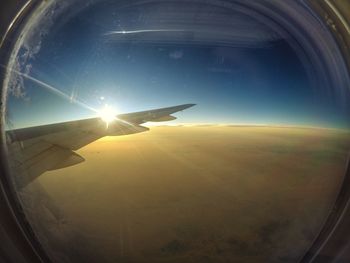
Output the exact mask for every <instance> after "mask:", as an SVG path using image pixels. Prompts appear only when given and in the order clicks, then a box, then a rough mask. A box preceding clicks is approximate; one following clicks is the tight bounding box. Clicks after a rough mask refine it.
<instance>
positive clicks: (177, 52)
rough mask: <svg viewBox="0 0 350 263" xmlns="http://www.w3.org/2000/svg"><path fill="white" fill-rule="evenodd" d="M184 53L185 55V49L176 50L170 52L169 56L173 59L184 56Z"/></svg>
mask: <svg viewBox="0 0 350 263" xmlns="http://www.w3.org/2000/svg"><path fill="white" fill-rule="evenodd" d="M183 55H184V52H183V50H175V51H173V52H170V53H169V57H170V58H171V59H175V60H178V59H181V58H182V57H183Z"/></svg>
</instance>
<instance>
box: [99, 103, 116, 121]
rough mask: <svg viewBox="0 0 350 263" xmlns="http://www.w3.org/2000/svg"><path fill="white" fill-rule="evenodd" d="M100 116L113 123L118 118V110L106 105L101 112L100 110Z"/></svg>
mask: <svg viewBox="0 0 350 263" xmlns="http://www.w3.org/2000/svg"><path fill="white" fill-rule="evenodd" d="M98 114H99V116H100V118H101V119H102V120H103V121H104V122H106V123H107V125H108V124H109V123H111V122H112V121H113V120H115V119H116V115H117V111H116V110H115V109H114V108H113V107H111V106H109V105H105V106H104V107H103V108H102V109H101V110H100V111H99V112H98Z"/></svg>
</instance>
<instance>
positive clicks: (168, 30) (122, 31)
mask: <svg viewBox="0 0 350 263" xmlns="http://www.w3.org/2000/svg"><path fill="white" fill-rule="evenodd" d="M184 31H186V30H183V29H141V30H121V31H110V32H107V33H105V34H104V35H105V36H109V35H117V34H121V35H124V34H139V33H149V32H184Z"/></svg>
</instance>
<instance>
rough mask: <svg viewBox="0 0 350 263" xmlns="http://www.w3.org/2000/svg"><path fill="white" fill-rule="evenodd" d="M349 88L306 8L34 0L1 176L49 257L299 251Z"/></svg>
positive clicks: (325, 183) (314, 225) (200, 256)
mask: <svg viewBox="0 0 350 263" xmlns="http://www.w3.org/2000/svg"><path fill="white" fill-rule="evenodd" d="M349 84H350V82H349V75H348V72H347V69H346V66H345V63H344V61H343V59H342V56H341V53H340V51H339V49H338V46H337V44H336V43H335V42H334V38H333V37H332V34H331V31H330V29H329V28H328V27H327V25H326V24H324V23H323V20H322V19H321V18H320V17H318V15H317V14H315V13H314V12H313V11H312V9H311V8H310V7H309V6H308V5H307V4H306V3H305V4H300V3H299V2H292V1H268V2H265V1H249V3H246V1H230V2H227V1H205V2H202V1H195V0H193V1H192V0H191V1H186V2H184V1H178V2H176V1H102V0H101V1H64V0H62V1H50V2H47V1H44V2H43V3H42V4H41V5H39V6H38V8H37V9H36V10H35V11H34V12H33V13H32V15H31V17H30V18H29V19H28V22H27V24H26V25H25V26H23V30H22V33H21V34H20V36H19V38H18V40H17V41H16V42H15V45H14V47H13V50H12V54H11V59H10V61H9V63H8V65H7V75H6V79H5V88H6V92H7V94H6V98H7V100H6V109H7V110H6V125H7V127H6V133H7V138H8V142H7V145H8V154H9V163H10V167H11V174H12V177H11V178H12V179H13V183H14V186H15V187H16V190H17V193H18V197H19V199H20V201H21V204H22V206H23V209H24V212H25V216H26V218H27V219H28V221H29V222H30V224H31V226H32V228H33V230H34V233H35V235H36V236H37V238H38V239H39V241H40V243H41V244H42V246H43V247H44V248H45V249H46V251H47V253H48V254H49V256H50V257H51V258H52V259H53V261H55V262H77V261H80V262H119V261H120V262H296V261H297V260H298V259H300V257H302V255H303V254H304V253H305V251H307V249H308V248H309V247H310V246H311V244H312V241H313V240H314V239H315V238H316V236H317V234H318V233H319V231H320V229H321V227H322V225H323V223H324V222H325V220H326V219H327V216H328V215H329V213H330V211H331V208H332V206H333V204H334V201H335V198H336V196H337V193H338V191H339V189H340V186H341V183H342V180H343V178H344V173H345V169H346V164H347V157H348V153H349V147H350V137H349V121H348V120H349V112H350V111H349V104H348V97H349V93H348V87H349ZM179 105H180V106H179ZM173 106H175V108H170V109H169V107H173ZM164 108H166V109H164ZM153 110H155V111H153ZM174 117H176V119H175V118H174Z"/></svg>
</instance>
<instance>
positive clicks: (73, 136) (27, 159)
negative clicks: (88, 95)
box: [6, 104, 194, 187]
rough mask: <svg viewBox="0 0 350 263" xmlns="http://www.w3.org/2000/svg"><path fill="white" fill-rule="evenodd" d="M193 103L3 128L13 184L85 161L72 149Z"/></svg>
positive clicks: (161, 118) (140, 129)
mask: <svg viewBox="0 0 350 263" xmlns="http://www.w3.org/2000/svg"><path fill="white" fill-rule="evenodd" d="M192 106H194V104H184V105H179V106H174V107H168V108H161V109H154V110H149V111H142V112H134V113H126V114H120V115H118V116H116V119H115V120H114V121H113V122H111V123H110V124H109V125H108V126H107V125H106V123H105V122H104V121H103V120H102V119H101V118H99V117H97V118H90V119H84V120H76V121H70V122H63V123H55V124H48V125H42V126H36V127H28V128H22V129H15V130H9V131H7V132H6V137H7V141H8V154H9V160H10V162H11V163H10V166H11V169H10V170H11V171H14V172H13V173H14V176H13V177H14V178H15V181H16V184H17V185H19V186H20V187H23V186H26V185H27V184H28V183H30V182H31V181H33V180H34V179H35V178H37V177H38V176H39V175H41V174H42V173H44V172H45V171H49V170H55V169H60V168H64V167H68V166H71V165H75V164H78V163H81V162H83V161H84V158H83V157H81V156H80V155H78V154H77V153H76V152H75V151H76V150H78V149H79V148H81V147H83V146H85V145H87V144H89V143H91V142H93V141H95V140H97V139H99V138H102V137H104V136H108V135H110V136H117V135H126V134H133V133H139V132H143V131H147V130H149V129H148V128H147V127H144V126H141V125H140V124H142V123H145V122H149V121H168V120H173V119H175V117H174V116H171V114H173V113H175V112H178V111H182V110H184V109H187V108H189V107H192Z"/></svg>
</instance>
